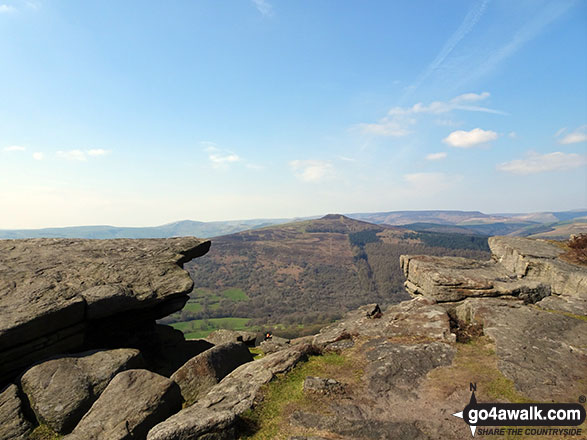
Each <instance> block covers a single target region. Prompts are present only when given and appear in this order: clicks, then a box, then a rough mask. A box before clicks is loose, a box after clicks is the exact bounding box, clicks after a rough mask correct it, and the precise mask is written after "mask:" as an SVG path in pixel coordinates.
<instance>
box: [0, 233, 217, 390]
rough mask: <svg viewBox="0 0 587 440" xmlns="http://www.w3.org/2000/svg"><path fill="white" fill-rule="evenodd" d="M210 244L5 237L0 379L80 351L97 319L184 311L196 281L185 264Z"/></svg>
mask: <svg viewBox="0 0 587 440" xmlns="http://www.w3.org/2000/svg"><path fill="white" fill-rule="evenodd" d="M209 246H210V242H209V241H202V240H199V239H196V238H191V237H186V238H173V239H157V240H127V239H120V240H72V239H29V240H0V315H1V316H2V320H1V321H0V382H2V381H3V380H5V379H7V378H9V377H11V376H14V375H15V374H16V373H18V371H19V369H22V368H23V367H25V366H27V365H29V364H30V363H32V362H35V361H38V360H41V359H43V358H46V357H47V356H51V355H55V354H58V353H59V352H63V351H75V350H76V349H80V348H82V344H83V343H84V339H85V332H86V329H87V328H88V327H91V326H92V325H93V324H92V323H93V322H94V320H99V319H103V318H108V317H111V316H114V315H119V314H121V313H122V312H125V311H136V312H138V311H140V312H141V313H140V314H138V315H140V316H141V317H143V318H144V319H146V317H148V318H149V319H155V318H156V317H157V315H160V314H161V313H165V314H169V313H172V312H173V311H176V310H179V309H180V308H181V307H183V304H184V303H185V301H186V300H187V293H188V292H189V291H190V290H191V288H192V286H193V282H192V280H191V279H190V277H189V275H188V273H187V272H186V271H184V270H183V269H182V265H183V263H185V262H186V261H189V260H190V259H192V258H195V257H198V256H200V255H203V254H205V253H206V252H207V250H208V248H209ZM157 309H158V310H157ZM152 310H153V312H151V311H152ZM155 310H157V311H155ZM159 317H160V316H159ZM96 348H97V347H96Z"/></svg>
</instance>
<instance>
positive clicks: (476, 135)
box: [442, 128, 498, 148]
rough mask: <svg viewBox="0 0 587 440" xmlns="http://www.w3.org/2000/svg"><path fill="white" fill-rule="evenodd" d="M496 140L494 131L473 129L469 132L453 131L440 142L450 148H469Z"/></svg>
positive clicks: (496, 135) (496, 136)
mask: <svg viewBox="0 0 587 440" xmlns="http://www.w3.org/2000/svg"><path fill="white" fill-rule="evenodd" d="M497 138H498V134H497V133H496V132H495V131H491V130H483V129H481V128H474V129H473V130H471V131H464V130H457V131H453V132H452V133H451V134H449V135H448V136H447V137H445V138H444V139H443V140H442V142H444V143H445V144H447V145H450V146H451V147H456V148H471V147H474V146H475V145H479V144H485V143H487V142H491V141H494V140H495V139H497Z"/></svg>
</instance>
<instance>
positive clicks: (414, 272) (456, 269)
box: [400, 237, 587, 303]
mask: <svg viewBox="0 0 587 440" xmlns="http://www.w3.org/2000/svg"><path fill="white" fill-rule="evenodd" d="M489 246H490V248H491V251H492V253H493V255H492V260H490V261H476V260H469V259H466V258H457V257H430V256H424V255H420V256H410V255H402V256H401V258H400V263H401V266H402V268H403V271H404V275H405V276H406V282H405V287H406V289H407V291H408V292H409V293H410V294H411V295H413V296H417V295H423V296H426V297H429V298H433V299H435V300H436V301H444V302H446V301H459V300H462V299H464V298H468V297H496V296H515V297H518V298H520V299H522V300H524V302H526V303H535V302H537V301H540V300H541V299H543V298H545V297H547V296H549V295H551V294H556V295H568V296H574V297H576V296H579V297H583V298H585V297H587V268H585V267H583V266H578V265H574V264H570V263H567V262H565V261H563V260H561V259H560V258H559V256H560V255H561V254H562V253H563V250H562V249H561V248H559V247H558V246H557V245H555V244H552V243H549V242H546V241H542V240H531V239H527V238H520V237H491V238H490V239H489Z"/></svg>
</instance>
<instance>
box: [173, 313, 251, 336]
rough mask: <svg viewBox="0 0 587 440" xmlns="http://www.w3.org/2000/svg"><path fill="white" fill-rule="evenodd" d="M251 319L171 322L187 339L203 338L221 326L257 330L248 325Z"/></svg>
mask: <svg viewBox="0 0 587 440" xmlns="http://www.w3.org/2000/svg"><path fill="white" fill-rule="evenodd" d="M249 321H250V319H249V318H211V319H195V320H193V321H184V322H176V323H174V324H171V326H172V327H173V328H175V329H177V330H181V331H182V332H183V333H184V335H185V337H186V339H201V338H205V337H206V336H208V335H209V334H210V333H212V332H213V331H215V330H218V329H221V328H226V329H230V330H247V331H255V329H254V328H251V327H247V324H248V322H249Z"/></svg>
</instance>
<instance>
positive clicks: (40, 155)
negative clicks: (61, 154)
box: [33, 151, 45, 160]
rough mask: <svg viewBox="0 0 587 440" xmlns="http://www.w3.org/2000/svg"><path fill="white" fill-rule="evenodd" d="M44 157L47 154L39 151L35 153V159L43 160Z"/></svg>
mask: <svg viewBox="0 0 587 440" xmlns="http://www.w3.org/2000/svg"><path fill="white" fill-rule="evenodd" d="M44 157H45V155H44V154H43V153H40V152H38V151H36V152H34V153H33V159H35V160H43V158H44Z"/></svg>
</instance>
